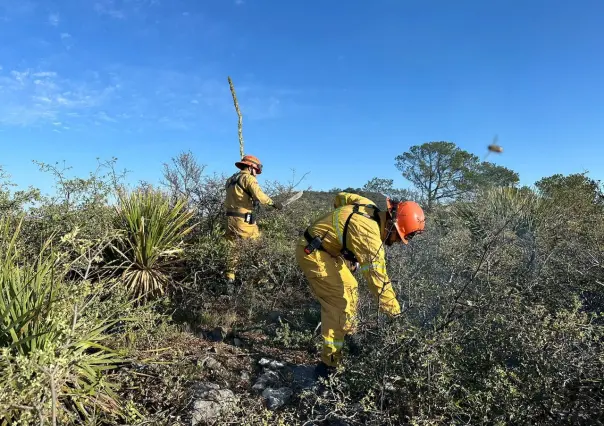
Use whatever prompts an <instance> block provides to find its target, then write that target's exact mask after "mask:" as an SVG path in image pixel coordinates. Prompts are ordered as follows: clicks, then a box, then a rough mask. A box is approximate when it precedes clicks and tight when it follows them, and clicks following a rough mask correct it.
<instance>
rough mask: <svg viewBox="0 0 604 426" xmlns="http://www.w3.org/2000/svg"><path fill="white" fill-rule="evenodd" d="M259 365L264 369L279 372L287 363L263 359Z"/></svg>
mask: <svg viewBox="0 0 604 426" xmlns="http://www.w3.org/2000/svg"><path fill="white" fill-rule="evenodd" d="M258 364H260V365H262V366H263V367H268V368H272V369H274V370H277V369H279V368H283V367H285V363H284V362H281V361H275V360H270V359H268V358H262V359H260V361H258Z"/></svg>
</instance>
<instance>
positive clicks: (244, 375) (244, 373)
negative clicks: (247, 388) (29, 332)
mask: <svg viewBox="0 0 604 426" xmlns="http://www.w3.org/2000/svg"><path fill="white" fill-rule="evenodd" d="M239 377H241V380H243V381H246V382H247V381H249V380H250V374H249V373H248V372H247V371H242V372H241V374H240V375H239Z"/></svg>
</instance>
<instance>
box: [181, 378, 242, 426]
mask: <svg viewBox="0 0 604 426" xmlns="http://www.w3.org/2000/svg"><path fill="white" fill-rule="evenodd" d="M195 396H196V399H195V401H194V402H193V413H192V414H191V426H196V425H203V424H207V423H210V422H212V421H214V420H216V418H218V417H220V416H221V415H223V414H224V413H226V412H228V411H230V410H232V409H233V408H234V407H235V405H236V404H237V398H236V397H235V394H234V393H233V392H232V391H231V390H229V389H220V386H218V385H217V384H215V383H201V384H199V385H198V386H197V389H196V392H195Z"/></svg>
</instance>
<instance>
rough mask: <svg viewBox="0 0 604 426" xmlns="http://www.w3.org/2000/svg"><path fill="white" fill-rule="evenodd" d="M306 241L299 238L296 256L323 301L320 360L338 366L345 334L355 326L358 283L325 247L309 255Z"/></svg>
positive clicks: (340, 261) (343, 264)
mask: <svg viewBox="0 0 604 426" xmlns="http://www.w3.org/2000/svg"><path fill="white" fill-rule="evenodd" d="M307 244H308V243H307V241H306V240H305V239H304V238H302V239H301V240H300V241H299V242H298V245H297V247H296V260H297V261H298V265H299V266H300V268H301V269H302V271H303V272H304V275H305V276H306V279H307V280H308V281H309V283H310V288H311V291H312V293H313V295H314V296H315V298H316V299H317V300H318V301H319V303H321V334H322V336H323V349H322V351H321V360H322V361H323V362H324V363H325V364H327V365H329V366H333V367H335V366H337V365H338V364H339V363H340V361H341V358H342V347H343V346H344V336H345V335H347V334H351V333H354V331H355V328H356V314H357V303H358V283H357V280H356V279H355V278H354V276H353V275H352V273H351V272H350V270H349V269H348V267H347V266H346V264H345V262H344V260H343V259H342V258H341V257H333V256H331V255H330V254H329V253H327V252H325V251H322V250H315V251H314V252H312V253H311V254H308V255H307V254H306V253H305V252H304V247H305V246H306V245H307Z"/></svg>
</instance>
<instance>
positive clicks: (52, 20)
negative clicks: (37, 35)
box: [48, 13, 61, 27]
mask: <svg viewBox="0 0 604 426" xmlns="http://www.w3.org/2000/svg"><path fill="white" fill-rule="evenodd" d="M60 22H61V18H60V16H59V14H58V13H51V14H50V15H48V23H49V24H50V25H52V26H53V27H58V26H59V23H60Z"/></svg>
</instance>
